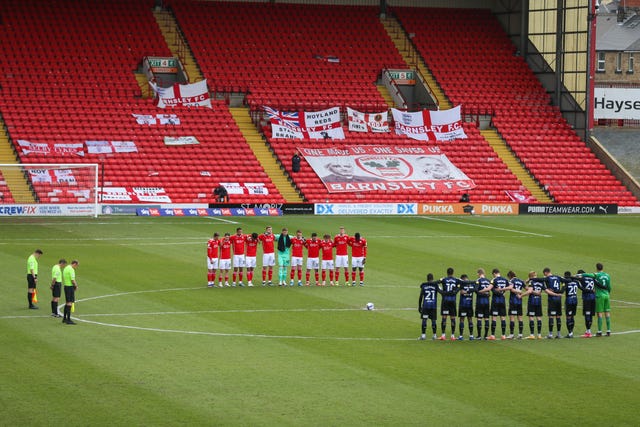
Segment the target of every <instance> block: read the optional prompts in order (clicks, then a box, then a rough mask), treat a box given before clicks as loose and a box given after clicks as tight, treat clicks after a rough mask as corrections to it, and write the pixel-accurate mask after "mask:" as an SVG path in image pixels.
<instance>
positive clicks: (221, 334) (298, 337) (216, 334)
mask: <svg viewBox="0 0 640 427" xmlns="http://www.w3.org/2000/svg"><path fill="white" fill-rule="evenodd" d="M74 319H75V320H76V321H78V322H84V323H90V324H94V325H99V326H109V327H112V328H122V329H134V330H139V331H148V332H162V333H171V334H185V335H208V336H214V337H239V338H277V339H292V340H330V341H415V338H376V337H323V336H304V335H266V334H243V333H226V332H206V331H184V330H180V329H160V328H145V327H140V326H131V325H118V324H114V323H103V322H96V321H93V320H84V319H81V318H76V317H74Z"/></svg>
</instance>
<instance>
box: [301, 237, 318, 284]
mask: <svg viewBox="0 0 640 427" xmlns="http://www.w3.org/2000/svg"><path fill="white" fill-rule="evenodd" d="M304 247H305V248H307V272H306V279H307V282H306V283H305V285H306V286H309V278H310V277H311V270H314V271H315V277H316V286H317V285H318V283H319V282H320V275H319V269H320V260H319V258H320V240H318V233H311V239H310V240H306V241H305V242H304Z"/></svg>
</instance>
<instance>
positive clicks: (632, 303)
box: [611, 299, 640, 306]
mask: <svg viewBox="0 0 640 427" xmlns="http://www.w3.org/2000/svg"><path fill="white" fill-rule="evenodd" d="M611 301H612V302H620V303H622V304H630V305H637V306H640V302H631V301H622V300H619V299H612V300H611Z"/></svg>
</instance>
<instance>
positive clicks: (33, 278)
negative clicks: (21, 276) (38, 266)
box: [27, 274, 38, 289]
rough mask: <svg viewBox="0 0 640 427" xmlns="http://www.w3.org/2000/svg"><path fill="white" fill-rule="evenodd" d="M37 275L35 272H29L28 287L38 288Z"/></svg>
mask: <svg viewBox="0 0 640 427" xmlns="http://www.w3.org/2000/svg"><path fill="white" fill-rule="evenodd" d="M36 277H38V276H34V275H33V274H27V288H29V289H35V288H36Z"/></svg>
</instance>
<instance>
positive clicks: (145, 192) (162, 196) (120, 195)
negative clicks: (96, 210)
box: [100, 187, 171, 203]
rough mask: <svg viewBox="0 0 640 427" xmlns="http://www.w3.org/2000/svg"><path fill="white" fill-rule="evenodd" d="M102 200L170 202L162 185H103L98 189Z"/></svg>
mask: <svg viewBox="0 0 640 427" xmlns="http://www.w3.org/2000/svg"><path fill="white" fill-rule="evenodd" d="M100 200H101V201H102V202H149V203H171V199H170V198H169V196H168V195H167V192H166V191H165V190H164V188H162V187H103V188H101V189H100Z"/></svg>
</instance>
